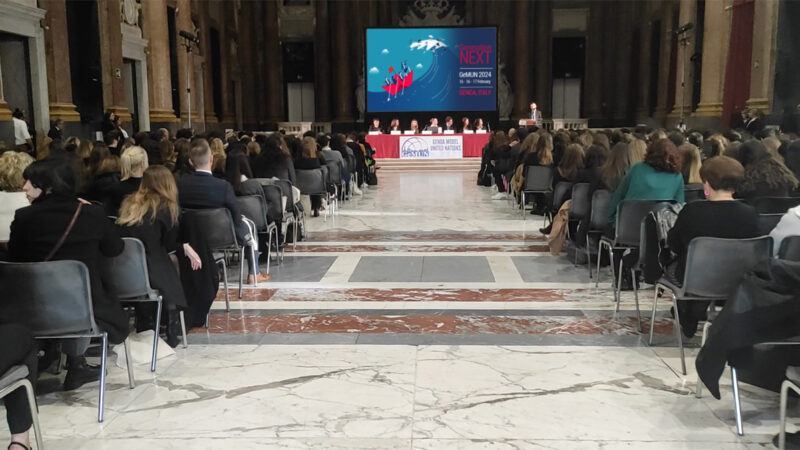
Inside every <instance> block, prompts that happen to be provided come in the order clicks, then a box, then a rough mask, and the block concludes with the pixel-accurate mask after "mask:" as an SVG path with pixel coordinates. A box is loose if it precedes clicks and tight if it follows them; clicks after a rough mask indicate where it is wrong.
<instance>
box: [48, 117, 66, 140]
mask: <svg viewBox="0 0 800 450" xmlns="http://www.w3.org/2000/svg"><path fill="white" fill-rule="evenodd" d="M63 129H64V121H63V120H61V119H60V118H59V119H56V120H54V121H53V125H52V126H51V127H50V131H48V132H47V137H49V138H50V139H52V140H54V141H60V140H62V139H63V135H62V134H61V131H62V130H63Z"/></svg>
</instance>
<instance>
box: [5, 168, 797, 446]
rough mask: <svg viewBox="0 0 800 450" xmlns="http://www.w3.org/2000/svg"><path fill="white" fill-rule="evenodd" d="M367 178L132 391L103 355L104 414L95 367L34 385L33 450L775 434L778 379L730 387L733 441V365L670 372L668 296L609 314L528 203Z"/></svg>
mask: <svg viewBox="0 0 800 450" xmlns="http://www.w3.org/2000/svg"><path fill="white" fill-rule="evenodd" d="M379 176H380V184H379V185H378V186H371V187H369V188H368V189H367V190H366V191H365V193H364V195H363V196H359V197H356V198H354V199H353V200H351V201H348V202H344V203H343V204H342V205H341V210H340V211H339V213H338V215H337V216H335V217H332V218H328V219H327V220H323V219H322V218H314V219H309V221H308V230H309V236H308V237H309V238H308V240H307V241H304V242H301V243H298V245H297V248H296V250H294V251H293V249H292V247H291V246H290V247H289V249H288V250H287V252H286V256H285V259H284V261H283V263H282V264H280V265H274V264H273V265H272V267H271V272H272V275H273V279H272V280H271V281H270V282H268V283H262V284H261V285H259V286H257V287H253V286H246V287H245V289H244V295H243V296H242V298H241V299H239V298H238V297H237V289H236V288H237V286H236V285H235V284H232V285H231V286H230V292H229V294H230V300H231V310H230V312H228V311H226V309H225V302H224V293H223V292H222V291H220V295H219V296H218V298H217V301H216V302H215V303H214V305H213V309H212V313H211V316H210V326H209V328H208V329H205V328H201V329H195V330H192V331H191V333H190V335H189V347H188V348H186V349H183V348H178V349H176V353H175V354H174V355H172V356H167V357H164V358H162V359H161V360H160V361H159V366H158V370H157V372H156V373H155V374H152V373H150V372H149V370H148V367H147V366H146V365H138V366H136V367H135V372H136V378H137V386H136V388H135V389H133V390H131V389H129V388H128V386H127V383H126V372H125V371H124V370H123V369H121V368H118V367H115V366H112V367H111V369H110V373H109V385H108V394H107V399H106V418H105V421H104V422H103V423H102V424H98V423H97V422H96V416H95V415H96V407H97V384H96V383H95V384H91V385H87V386H84V387H83V388H82V389H80V390H78V391H75V392H70V393H64V392H58V391H56V392H51V393H47V394H43V395H40V396H39V402H40V409H41V423H42V427H43V429H44V435H45V442H46V444H47V448H51V449H52V448H55V449H67V450H71V449H114V450H127V449H185V448H192V449H212V448H243V449H272V448H275V449H279V448H286V449H425V450H440V449H442V450H449V449H541V448H553V449H594V448H603V449H607V448H612V449H616V448H620V449H623V448H624V449H707V448H713V449H739V448H743V449H751V448H772V444H771V442H770V441H771V438H772V436H773V434H775V433H776V432H777V421H778V399H777V395H776V394H774V393H772V392H768V391H764V390H762V389H759V388H756V387H752V386H748V385H745V384H742V392H743V414H744V420H745V436H743V437H738V436H737V435H736V433H735V430H734V420H733V417H734V416H733V402H732V398H731V389H730V381H729V379H728V374H727V372H726V374H725V375H723V380H722V390H721V391H722V394H723V398H722V399H721V400H715V399H713V398H711V397H709V396H708V395H706V396H704V397H703V398H700V399H697V398H695V395H694V392H695V389H696V386H695V382H696V375H695V374H694V372H693V358H694V355H695V354H696V348H697V345H698V343H699V341H698V340H697V339H695V340H694V341H691V342H690V343H689V344H688V345H689V347H690V348H689V349H688V350H687V358H688V359H687V363H688V364H687V365H688V368H689V374H688V375H686V376H684V375H682V374H681V373H680V360H679V357H678V355H679V353H678V349H677V348H676V347H675V345H676V342H675V339H674V333H673V327H672V320H671V318H670V316H669V312H668V306H667V305H664V307H663V308H662V307H660V308H659V310H658V311H657V316H656V323H655V330H656V338H655V341H656V342H655V343H654V344H655V345H654V346H652V347H650V346H647V345H646V337H643V335H642V334H640V332H639V330H638V322H637V315H636V309H635V303H634V300H633V296H632V294H630V293H627V292H626V293H623V297H622V307H621V311H620V313H619V314H614V303H613V301H612V293H611V290H610V287H609V284H608V281H609V275H608V272H607V269H603V270H601V274H600V275H601V281H600V284H599V287H597V288H595V283H594V280H593V279H590V278H589V272H588V270H587V268H586V267H585V266H577V267H576V266H574V265H573V264H572V262H570V261H568V260H567V259H566V257H564V256H561V257H552V256H550V255H549V253H547V247H546V243H545V241H544V240H543V238H542V236H541V235H540V234H539V232H538V228H539V227H541V226H542V218H541V217H536V216H531V215H530V214H528V215H527V217H524V218H523V216H522V215H520V213H519V211H518V210H513V209H512V207H511V205H510V204H509V203H508V202H506V201H493V200H491V196H492V194H494V191H492V190H491V189H490V188H484V187H478V186H476V185H475V178H476V177H475V173H474V172H436V171H426V172H416V173H410V172H409V173H406V172H396V171H391V172H389V171H387V172H386V173H384V174H380V173H379ZM234 272H236V271H235V270H234V271H232V273H234ZM232 278H235V277H233V276H232ZM640 301H641V306H642V309H643V316H644V317H642V325H643V326H644V327H645V328H646V329H649V325H650V322H649V316H650V314H649V313H650V308H651V306H652V290H644V291H643V292H642V295H641V298H640ZM793 406H794V405H793ZM791 415H795V416H797V418H796V419H794V420H793V421H792V423H793V424H794V423H800V411H797V409H796V407H793V408H792V410H791V411H790V416H791ZM790 428H796V427H795V426H794V425H792V426H791V427H790ZM4 437H5V436H4V435H3V434H2V433H0V439H2V438H4ZM1 442H3V441H2V440H0V443H1Z"/></svg>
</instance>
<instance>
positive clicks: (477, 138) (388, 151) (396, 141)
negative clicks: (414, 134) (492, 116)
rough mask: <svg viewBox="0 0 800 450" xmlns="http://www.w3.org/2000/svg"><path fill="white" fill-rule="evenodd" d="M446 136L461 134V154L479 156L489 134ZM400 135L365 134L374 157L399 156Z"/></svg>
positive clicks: (487, 140)
mask: <svg viewBox="0 0 800 450" xmlns="http://www.w3.org/2000/svg"><path fill="white" fill-rule="evenodd" d="M447 136H463V138H462V140H461V142H462V143H463V145H464V150H463V153H462V154H463V156H464V157H465V158H466V157H478V158H480V156H481V150H483V147H484V146H485V145H486V143H487V142H489V134H488V133H486V134H460V133H459V134H448V135H447ZM400 137H401V135H398V134H373V135H367V142H369V145H371V146H372V148H373V149H374V150H375V157H376V158H399V157H400Z"/></svg>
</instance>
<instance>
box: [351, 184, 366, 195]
mask: <svg viewBox="0 0 800 450" xmlns="http://www.w3.org/2000/svg"><path fill="white" fill-rule="evenodd" d="M353 194H356V195H364V193H363V192H361V189H359V188H358V186H353Z"/></svg>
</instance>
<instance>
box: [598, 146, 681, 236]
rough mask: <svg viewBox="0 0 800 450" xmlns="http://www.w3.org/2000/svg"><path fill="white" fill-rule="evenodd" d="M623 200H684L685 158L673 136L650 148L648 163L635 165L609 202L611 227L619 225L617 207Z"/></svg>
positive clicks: (646, 160)
mask: <svg viewBox="0 0 800 450" xmlns="http://www.w3.org/2000/svg"><path fill="white" fill-rule="evenodd" d="M623 200H666V201H669V200H672V201H675V202H678V203H684V197H683V175H681V157H680V154H679V153H678V149H677V148H676V147H675V144H673V143H672V142H671V141H670V140H669V139H660V140H658V141H655V142H653V143H652V144H650V146H649V147H648V148H647V154H646V155H645V157H644V162H640V163H638V164H634V165H633V166H632V167H631V169H630V170H629V171H628V173H627V174H625V178H623V179H622V182H621V183H620V185H619V186H618V187H617V189H616V190H615V191H614V194H613V195H612V196H611V202H610V203H609V205H608V222H609V226H610V228H612V229H613V228H614V227H615V226H616V219H617V206H619V204H620V203H621V202H622V201H623Z"/></svg>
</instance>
